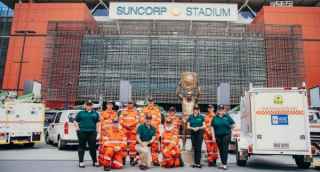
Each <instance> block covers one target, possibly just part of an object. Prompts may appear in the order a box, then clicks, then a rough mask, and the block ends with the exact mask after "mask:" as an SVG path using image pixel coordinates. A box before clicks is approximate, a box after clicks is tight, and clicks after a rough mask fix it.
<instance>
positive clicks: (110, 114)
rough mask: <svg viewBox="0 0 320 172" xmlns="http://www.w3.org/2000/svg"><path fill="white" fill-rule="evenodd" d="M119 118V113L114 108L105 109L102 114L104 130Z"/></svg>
mask: <svg viewBox="0 0 320 172" xmlns="http://www.w3.org/2000/svg"><path fill="white" fill-rule="evenodd" d="M114 119H117V113H116V112H115V111H113V110H105V111H103V112H101V115H100V125H101V129H102V130H104V129H106V128H108V127H110V126H111V124H112V121H113V120H114Z"/></svg>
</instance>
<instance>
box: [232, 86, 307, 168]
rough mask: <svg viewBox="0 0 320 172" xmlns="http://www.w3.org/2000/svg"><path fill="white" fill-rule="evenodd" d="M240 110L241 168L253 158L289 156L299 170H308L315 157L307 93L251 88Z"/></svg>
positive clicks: (239, 163) (301, 90) (239, 161)
mask: <svg viewBox="0 0 320 172" xmlns="http://www.w3.org/2000/svg"><path fill="white" fill-rule="evenodd" d="M240 106H241V107H240V108H241V110H240V115H241V129H240V137H239V138H238V140H237V145H236V146H237V156H236V158H237V164H238V165H239V166H245V165H246V163H247V160H248V158H249V157H250V156H253V155H290V156H293V158H294V159H295V161H296V164H297V166H298V167H299V168H309V166H310V165H311V161H312V153H311V142H310V127H309V118H308V104H307V92H306V90H305V89H299V88H250V90H249V91H247V92H246V93H245V96H244V97H243V98H242V99H241V105H240Z"/></svg>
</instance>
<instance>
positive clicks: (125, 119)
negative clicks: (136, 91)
mask: <svg viewBox="0 0 320 172" xmlns="http://www.w3.org/2000/svg"><path fill="white" fill-rule="evenodd" d="M119 121H120V125H121V127H122V128H123V130H124V133H125V135H126V137H127V142H128V144H127V146H128V152H129V156H130V165H131V166H135V165H136V155H137V151H136V144H137V143H136V142H137V141H136V135H137V131H136V129H137V125H138V123H139V113H138V112H137V111H136V109H135V107H134V104H133V102H132V101H129V102H128V105H127V108H126V109H124V110H123V111H122V112H121V114H120V116H119Z"/></svg>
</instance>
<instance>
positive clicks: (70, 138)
mask: <svg viewBox="0 0 320 172" xmlns="http://www.w3.org/2000/svg"><path fill="white" fill-rule="evenodd" d="M78 112H80V110H61V111H56V115H55V118H54V121H50V124H49V126H48V128H47V132H46V133H45V141H46V143H47V144H57V147H58V149H60V150H62V149H64V148H65V147H66V146H72V145H78V144H79V143H78V137H77V131H76V126H75V117H76V115H77V114H78ZM97 138H98V137H97Z"/></svg>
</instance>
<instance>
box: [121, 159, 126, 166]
mask: <svg viewBox="0 0 320 172" xmlns="http://www.w3.org/2000/svg"><path fill="white" fill-rule="evenodd" d="M122 164H123V166H125V165H126V157H124V158H123V159H122Z"/></svg>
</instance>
